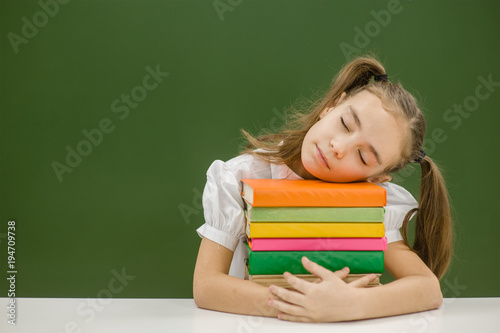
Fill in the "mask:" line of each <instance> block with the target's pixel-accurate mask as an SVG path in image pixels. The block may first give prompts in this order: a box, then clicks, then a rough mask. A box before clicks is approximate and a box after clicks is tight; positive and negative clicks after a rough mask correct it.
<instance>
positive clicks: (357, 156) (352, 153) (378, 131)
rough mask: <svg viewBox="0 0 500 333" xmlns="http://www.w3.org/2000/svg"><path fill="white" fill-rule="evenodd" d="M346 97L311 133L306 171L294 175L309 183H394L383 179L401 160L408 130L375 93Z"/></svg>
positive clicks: (304, 162)
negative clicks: (391, 166) (393, 165)
mask: <svg viewBox="0 0 500 333" xmlns="http://www.w3.org/2000/svg"><path fill="white" fill-rule="evenodd" d="M344 95H345V94H343V95H342V96H341V98H340V99H339V101H338V103H337V105H336V106H335V107H334V108H329V109H325V110H324V111H323V112H322V113H321V115H320V120H319V121H318V122H317V123H316V124H314V125H313V126H312V127H311V128H310V129H309V131H308V132H307V134H306V136H305V138H304V141H303V143H302V165H298V166H296V170H295V171H296V172H297V173H298V174H299V175H300V176H301V177H302V178H305V179H313V178H319V179H322V180H325V181H329V182H353V181H361V180H368V181H372V182H375V183H377V182H383V181H388V180H390V179H391V178H390V176H388V175H383V174H382V173H383V171H384V170H385V169H386V168H387V167H388V166H389V165H392V164H394V163H396V162H397V161H398V160H399V158H400V154H401V152H402V149H403V142H404V135H405V130H406V126H404V125H402V124H401V122H398V121H397V120H396V118H395V117H394V116H393V115H391V114H390V113H388V112H387V111H385V110H384V108H383V107H382V101H381V100H380V99H379V98H378V97H377V96H375V95H373V94H372V93H370V92H368V91H361V92H359V93H357V94H356V95H354V96H352V97H350V98H348V99H347V100H345V101H344V100H343V98H344Z"/></svg>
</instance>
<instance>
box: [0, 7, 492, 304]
mask: <svg viewBox="0 0 500 333" xmlns="http://www.w3.org/2000/svg"><path fill="white" fill-rule="evenodd" d="M42 3H44V2H43V1H42ZM47 3H53V1H47ZM389 3H390V1H235V0H233V1H227V0H221V1H219V2H214V1H186V0H183V1H144V0H141V1H139V0H137V1H70V2H69V3H67V4H64V5H62V4H60V5H58V8H56V7H55V6H53V5H52V7H51V8H49V9H48V10H49V11H51V12H52V16H53V17H52V16H48V15H45V17H46V18H47V19H46V20H45V21H44V15H43V14H40V13H39V12H41V11H42V7H40V5H39V3H38V2H37V1H19V0H16V1H3V0H2V1H1V5H0V13H1V14H0V15H1V19H0V37H1V42H0V47H1V54H0V57H1V58H0V66H1V67H0V103H1V104H0V105H1V118H0V126H1V138H0V139H1V170H0V175H1V185H0V193H1V197H0V200H1V201H0V203H1V212H0V232H1V233H0V241H1V244H0V262H1V264H0V267H2V268H1V272H0V275H1V276H0V295H2V296H6V294H7V290H8V285H7V281H6V279H5V275H6V271H7V269H6V266H7V265H6V263H7V237H6V232H7V223H8V221H10V220H15V221H16V264H17V270H18V274H17V281H16V289H17V290H16V295H17V296H18V297H97V296H102V295H103V294H102V290H104V289H106V288H108V289H109V287H108V283H109V281H110V280H111V279H112V278H113V276H114V275H113V273H112V271H113V270H116V271H117V272H122V270H123V269H124V270H125V272H126V274H127V275H131V276H135V278H134V279H133V280H131V281H129V282H128V284H127V285H126V286H125V287H124V288H123V290H122V291H121V292H119V293H114V294H113V297H152V298H156V297H169V298H174V297H192V272H193V268H194V264H195V260H196V254H197V250H198V245H199V241H200V239H199V237H198V235H197V234H196V228H198V227H199V226H200V225H202V224H203V211H202V208H201V200H200V195H201V192H202V191H203V187H204V185H205V181H206V175H205V173H206V170H207V168H208V167H209V166H210V164H211V163H212V162H213V161H214V160H216V159H221V160H228V159H230V158H232V157H234V156H235V155H237V153H238V151H239V147H240V145H241V144H242V143H243V141H242V140H241V136H240V134H239V129H240V128H245V129H247V130H248V131H250V132H251V133H254V134H257V133H258V132H259V131H260V130H261V129H262V128H270V129H275V128H276V126H277V125H278V124H281V123H282V117H283V116H284V115H286V113H287V109H288V108H289V107H290V106H291V105H292V103H294V102H295V101H296V100H297V99H298V98H300V97H305V98H307V97H311V96H312V95H313V93H314V92H318V91H324V90H325V89H327V87H328V85H329V84H330V82H331V79H332V77H333V76H334V75H335V73H336V72H337V71H338V69H339V68H340V67H341V66H342V65H343V64H344V63H345V62H346V54H345V52H344V51H343V50H342V47H341V45H344V46H345V45H347V44H349V45H351V46H352V47H353V48H357V49H358V50H357V52H359V53H367V52H375V53H376V54H377V55H378V56H379V58H380V60H381V61H382V62H383V63H384V64H385V66H386V69H387V72H388V73H389V74H390V76H391V79H392V80H399V81H400V82H402V83H403V84H404V85H405V87H407V89H408V90H409V91H410V92H412V93H414V94H415V95H416V96H417V98H418V99H419V100H420V102H421V105H422V108H423V110H424V112H425V115H426V119H427V126H428V131H427V141H426V150H427V153H428V154H429V155H430V156H431V157H432V158H433V159H434V160H435V161H437V163H439V164H440V165H441V167H442V168H443V171H444V175H445V179H446V181H447V184H448V188H449V191H450V196H451V200H452V204H453V207H454V218H455V229H456V235H457V242H456V254H455V258H454V260H453V263H452V266H451V269H450V270H449V272H448V273H447V275H446V276H445V277H444V278H443V280H442V289H443V292H444V294H445V296H446V297H471V296H500V287H499V284H498V274H499V273H500V269H499V268H500V267H499V261H498V255H499V251H498V246H497V243H498V239H499V236H500V229H499V223H498V222H499V219H498V216H499V208H498V207H499V205H498V204H499V198H500V195H499V194H500V193H499V188H500V187H499V185H500V182H499V177H498V170H499V167H500V165H499V164H500V163H499V155H498V153H499V142H500V137H499V124H500V122H499V105H500V103H499V102H500V87H499V86H498V84H497V86H494V87H493V88H491V89H492V90H493V91H488V90H486V89H485V88H484V87H482V88H478V89H480V93H482V94H486V93H489V95H488V97H487V98H484V100H480V101H479V104H478V105H472V104H471V105H472V106H470V105H469V106H468V107H469V109H472V111H470V112H469V111H465V112H464V113H463V115H460V114H459V113H447V110H448V109H452V108H453V107H454V105H458V106H460V105H464V103H473V102H474V97H471V96H474V95H475V94H476V89H477V87H478V86H480V85H481V82H480V81H479V80H478V78H479V77H483V78H485V79H487V78H488V76H491V78H492V80H493V81H495V82H500V66H499V59H500V46H499V39H498V36H499V35H500V3H499V2H498V1H439V2H437V1H417V0H414V1H401V3H400V4H399V6H398V7H397V8H398V10H399V12H398V13H393V14H391V16H390V21H389V20H388V19H387V16H386V17H385V18H386V22H383V23H384V24H383V25H382V24H381V23H378V22H377V21H376V20H375V17H374V15H373V13H372V11H373V12H375V13H380V11H383V10H384V11H387V9H388V6H389ZM214 4H216V5H217V4H222V5H225V6H226V7H224V8H225V10H224V9H223V10H224V11H223V12H220V11H219V13H218V11H217V9H216V8H215V5H214ZM222 5H219V6H222ZM220 8H222V7H220ZM56 9H57V11H56ZM37 13H38V14H37ZM375 16H376V15H375ZM23 18H25V20H23ZM34 20H35V21H36V22H38V24H39V25H40V27H38V28H37V31H36V33H35V32H34V31H33V30H31V31H30V30H29V28H27V27H25V28H24V29H23V26H24V25H26V24H28V23H26V22H29V23H30V24H31V23H33V21H34ZM366 29H368V34H369V35H367V36H366V37H365V38H364V39H363V38H362V37H360V33H359V31H363V32H364V33H367V32H365V31H366ZM370 29H371V30H370ZM23 30H24V33H25V34H26V33H27V34H28V35H29V34H30V33H31V35H30V36H31V37H30V38H26V39H25V40H24V41H23V42H21V43H19V45H17V46H15V45H14V44H15V43H13V42H12V41H11V40H12V38H14V37H12V36H14V34H15V35H17V36H19V38H24V37H23ZM9 36H10V37H9ZM19 38H18V39H17V41H19V40H20V39H19ZM16 48H17V50H16ZM16 51H17V52H16ZM148 66H149V67H150V68H153V69H154V68H155V67H156V66H159V69H160V70H161V71H162V72H168V73H169V75H168V77H165V78H163V81H162V82H160V83H159V84H158V85H157V86H156V88H154V89H152V90H151V91H147V96H146V97H145V98H144V100H142V101H140V102H139V103H137V105H135V106H134V108H132V107H130V108H129V111H130V112H129V114H128V116H127V117H125V118H123V116H124V113H123V112H118V113H116V112H113V109H112V106H111V104H112V103H113V101H115V100H116V99H119V100H120V99H121V96H122V94H128V95H130V94H131V92H135V93H136V94H139V93H140V89H141V88H136V87H138V86H142V84H143V78H144V77H145V76H146V75H147V74H148V72H147V70H146V68H147V67H148ZM153 83H154V81H149V84H153ZM134 89H135V90H134ZM137 96H140V95H137ZM125 105H126V104H125V103H124V102H120V101H119V104H118V106H121V107H123V106H125ZM464 110H465V109H464ZM449 112H453V111H449ZM446 115H448V116H449V117H454V118H446ZM120 116H122V118H123V119H121V118H120ZM106 118H107V119H109V121H110V122H111V124H112V126H114V127H112V128H113V131H112V132H111V133H105V134H103V138H102V142H100V143H99V144H97V145H93V147H92V152H91V153H89V154H88V155H87V156H84V157H83V158H82V161H81V163H80V164H79V165H78V166H76V167H74V168H72V172H71V173H69V172H67V173H64V174H63V175H62V181H59V179H58V177H57V176H56V173H55V171H54V168H53V166H52V164H53V163H54V161H56V162H58V163H61V164H66V162H65V159H66V155H67V150H66V147H67V146H70V147H71V148H72V149H76V147H77V145H78V143H79V142H80V141H82V140H86V138H85V136H84V135H83V134H82V131H83V130H87V131H91V130H92V129H95V128H98V126H99V123H100V122H101V121H102V120H103V119H106ZM436 129H437V130H438V132H441V133H442V134H441V136H442V135H444V136H445V137H446V139H445V140H436V139H435V138H433V137H432V131H433V130H436ZM438 141H439V142H438ZM82 147H83V146H82ZM82 147H81V148H82ZM83 148H85V147H83ZM418 171H419V168H418V167H417V168H416V169H415V170H414V172H412V171H411V170H410V171H407V172H406V173H402V174H401V175H400V176H399V180H398V182H399V183H401V184H402V185H403V186H405V187H406V188H408V189H409V190H410V191H411V192H412V193H413V194H414V195H416V196H417V195H418V184H419V178H418ZM182 212H184V215H183V213H182ZM384 279H385V281H389V280H390V279H389V277H388V276H385V277H384Z"/></svg>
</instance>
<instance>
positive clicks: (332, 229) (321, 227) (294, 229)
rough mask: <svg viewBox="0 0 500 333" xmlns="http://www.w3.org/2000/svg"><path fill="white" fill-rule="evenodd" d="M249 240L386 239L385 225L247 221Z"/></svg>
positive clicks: (371, 223)
mask: <svg viewBox="0 0 500 333" xmlns="http://www.w3.org/2000/svg"><path fill="white" fill-rule="evenodd" d="M246 233H247V236H248V237H249V238H316V237H345V238H352V237H366V238H375V237H384V236H385V229H384V223H382V222H380V223H373V222H370V223H362V222H353V223H347V222H346V223H344V222H317V223H316V222H258V223H252V222H250V221H248V220H247V225H246Z"/></svg>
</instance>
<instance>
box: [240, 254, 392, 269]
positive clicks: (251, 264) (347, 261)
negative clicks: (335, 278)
mask: <svg viewBox="0 0 500 333" xmlns="http://www.w3.org/2000/svg"><path fill="white" fill-rule="evenodd" d="M302 256H306V257H307V258H309V259H310V260H312V261H314V262H316V263H317V264H319V265H321V266H323V267H325V268H327V269H329V270H331V271H336V270H340V269H342V268H344V267H346V266H347V267H349V270H350V272H351V273H353V274H367V273H383V271H384V252H383V251H281V252H273V251H263V252H254V251H252V250H250V249H249V257H248V259H249V260H248V269H249V274H283V273H284V272H290V273H292V274H308V273H309V272H308V271H307V270H306V269H305V268H304V266H303V265H302V263H301V258H302Z"/></svg>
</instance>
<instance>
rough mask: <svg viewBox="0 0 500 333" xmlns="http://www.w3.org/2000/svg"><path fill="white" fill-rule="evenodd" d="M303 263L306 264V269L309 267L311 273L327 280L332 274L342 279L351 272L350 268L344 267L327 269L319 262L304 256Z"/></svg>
mask: <svg viewBox="0 0 500 333" xmlns="http://www.w3.org/2000/svg"><path fill="white" fill-rule="evenodd" d="M302 265H303V266H304V268H305V269H307V270H308V271H309V272H310V273H311V274H314V275H316V276H317V277H319V278H320V279H321V280H326V279H327V278H329V277H331V276H332V275H335V276H337V277H338V278H340V279H342V280H343V279H345V278H346V277H347V275H348V274H349V268H347V267H344V268H343V269H341V270H338V271H335V272H332V271H331V270H329V269H326V268H325V267H323V266H321V265H318V264H317V263H315V262H313V261H311V260H309V259H308V258H307V257H305V256H304V257H302Z"/></svg>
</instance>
